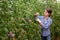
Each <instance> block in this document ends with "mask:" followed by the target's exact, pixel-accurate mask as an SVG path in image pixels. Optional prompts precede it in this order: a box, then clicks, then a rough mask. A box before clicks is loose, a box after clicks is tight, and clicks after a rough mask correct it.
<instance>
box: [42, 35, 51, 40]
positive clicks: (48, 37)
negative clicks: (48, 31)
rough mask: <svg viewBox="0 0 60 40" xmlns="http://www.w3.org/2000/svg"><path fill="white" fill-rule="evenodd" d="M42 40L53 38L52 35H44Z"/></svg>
mask: <svg viewBox="0 0 60 40" xmlns="http://www.w3.org/2000/svg"><path fill="white" fill-rule="evenodd" d="M42 40H51V38H50V35H48V36H45V37H44V36H42Z"/></svg>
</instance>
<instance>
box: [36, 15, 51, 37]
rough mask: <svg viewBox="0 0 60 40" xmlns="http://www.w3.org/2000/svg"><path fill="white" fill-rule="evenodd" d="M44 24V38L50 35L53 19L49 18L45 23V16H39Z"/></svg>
mask: <svg viewBox="0 0 60 40" xmlns="http://www.w3.org/2000/svg"><path fill="white" fill-rule="evenodd" d="M37 18H39V19H40V20H41V22H42V23H43V25H42V27H41V29H42V36H48V35H50V25H51V24H52V19H51V18H50V17H49V18H48V19H47V20H46V21H44V16H37Z"/></svg>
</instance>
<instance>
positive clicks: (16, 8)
mask: <svg viewBox="0 0 60 40" xmlns="http://www.w3.org/2000/svg"><path fill="white" fill-rule="evenodd" d="M52 2H53V1H52V0H51V1H50V0H48V1H44V0H0V34H1V35H0V40H9V38H8V32H9V31H12V32H13V33H14V34H15V37H14V38H15V40H41V29H40V27H39V25H38V23H37V22H35V21H34V16H33V15H34V13H36V12H39V13H40V15H43V12H44V9H45V8H51V9H53V13H52V16H51V18H52V20H53V23H52V25H51V35H52V40H54V39H55V37H57V36H59V35H60V23H59V21H60V16H59V14H60V5H59V4H57V3H52ZM26 18H30V19H31V20H32V21H31V22H27V21H26Z"/></svg>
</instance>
